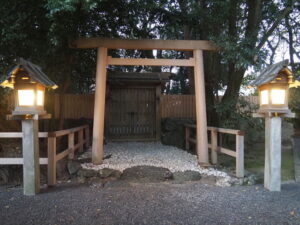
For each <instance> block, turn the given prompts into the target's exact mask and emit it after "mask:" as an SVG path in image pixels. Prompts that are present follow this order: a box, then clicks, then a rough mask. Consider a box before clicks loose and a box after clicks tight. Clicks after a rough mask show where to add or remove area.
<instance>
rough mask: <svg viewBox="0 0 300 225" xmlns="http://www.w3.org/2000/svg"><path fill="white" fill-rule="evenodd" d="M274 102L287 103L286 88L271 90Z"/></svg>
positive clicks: (277, 103)
mask: <svg viewBox="0 0 300 225" xmlns="http://www.w3.org/2000/svg"><path fill="white" fill-rule="evenodd" d="M271 98H272V104H274V105H283V104H285V90H282V89H273V90H271Z"/></svg>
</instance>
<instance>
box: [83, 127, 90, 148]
mask: <svg viewBox="0 0 300 225" xmlns="http://www.w3.org/2000/svg"><path fill="white" fill-rule="evenodd" d="M84 135H85V147H86V148H88V147H90V128H89V127H86V128H85V133H84Z"/></svg>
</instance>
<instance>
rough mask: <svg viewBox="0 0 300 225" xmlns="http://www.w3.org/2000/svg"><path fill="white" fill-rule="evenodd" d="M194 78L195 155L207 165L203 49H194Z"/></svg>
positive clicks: (202, 163)
mask: <svg viewBox="0 0 300 225" xmlns="http://www.w3.org/2000/svg"><path fill="white" fill-rule="evenodd" d="M193 53H194V59H195V67H194V79H195V94H196V119H197V155H198V162H199V164H200V165H202V166H207V165H209V161H208V144H207V119H206V101H205V82H204V65H203V51H202V50H194V52H193Z"/></svg>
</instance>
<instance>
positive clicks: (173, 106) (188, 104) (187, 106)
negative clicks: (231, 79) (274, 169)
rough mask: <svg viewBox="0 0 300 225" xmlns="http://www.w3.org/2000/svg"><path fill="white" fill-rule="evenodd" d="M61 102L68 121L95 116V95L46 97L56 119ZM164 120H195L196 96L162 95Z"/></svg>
mask: <svg viewBox="0 0 300 225" xmlns="http://www.w3.org/2000/svg"><path fill="white" fill-rule="evenodd" d="M242 98H243V99H245V100H247V101H249V102H250V103H254V104H258V97H257V96H244V97H242ZM61 100H63V101H65V104H64V108H63V113H64V118H66V119H79V118H88V119H92V118H93V114H94V95H93V94H82V95H81V94H65V95H64V97H63V99H62V98H60V96H59V94H47V95H46V100H45V104H46V109H47V112H48V113H51V114H52V115H53V117H54V118H58V116H59V111H60V107H61V103H60V102H61ZM6 102H7V106H8V110H12V109H13V108H14V98H13V96H12V95H7V96H6ZM161 117H162V118H168V117H172V118H195V117H196V107H195V96H194V95H162V96H161Z"/></svg>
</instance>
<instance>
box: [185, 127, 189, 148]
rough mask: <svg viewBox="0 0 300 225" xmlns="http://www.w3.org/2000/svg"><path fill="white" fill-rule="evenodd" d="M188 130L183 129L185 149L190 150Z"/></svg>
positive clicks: (187, 128) (186, 128)
mask: <svg viewBox="0 0 300 225" xmlns="http://www.w3.org/2000/svg"><path fill="white" fill-rule="evenodd" d="M189 139H190V128H189V127H185V149H186V150H190V140H189Z"/></svg>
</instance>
